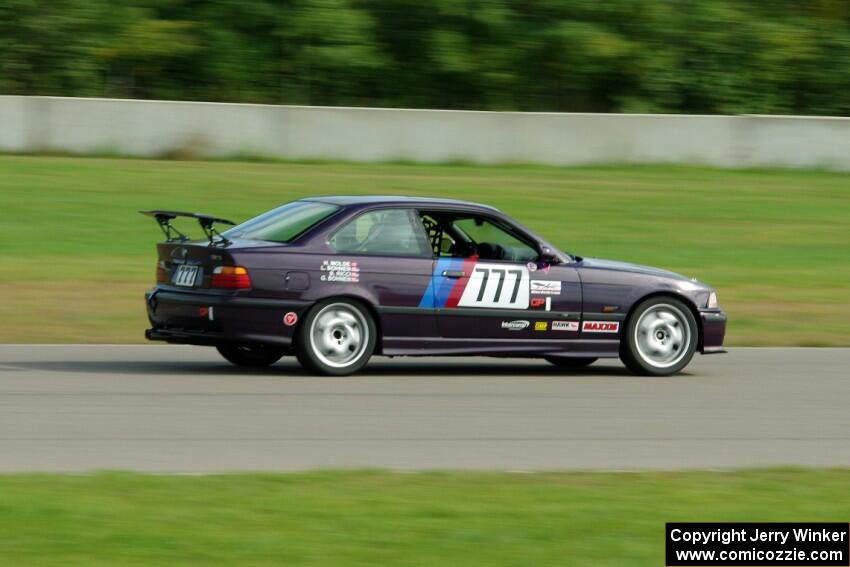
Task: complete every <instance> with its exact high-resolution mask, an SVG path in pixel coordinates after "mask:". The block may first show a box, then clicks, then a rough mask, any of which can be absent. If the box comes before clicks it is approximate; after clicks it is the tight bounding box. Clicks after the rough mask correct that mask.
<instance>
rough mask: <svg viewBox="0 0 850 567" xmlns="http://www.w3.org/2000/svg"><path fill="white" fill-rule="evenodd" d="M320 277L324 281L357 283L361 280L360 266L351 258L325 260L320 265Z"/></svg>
mask: <svg viewBox="0 0 850 567" xmlns="http://www.w3.org/2000/svg"><path fill="white" fill-rule="evenodd" d="M319 271H321V272H322V275H321V277H320V278H319V279H320V280H322V281H323V282H345V283H357V282H359V281H360V268H359V267H358V266H357V262H352V261H351V260H323V261H322V265H321V266H320V267H319Z"/></svg>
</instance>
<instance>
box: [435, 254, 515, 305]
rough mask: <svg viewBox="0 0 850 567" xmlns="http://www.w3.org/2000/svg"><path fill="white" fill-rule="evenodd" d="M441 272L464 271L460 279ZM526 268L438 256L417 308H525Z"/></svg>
mask: <svg viewBox="0 0 850 567" xmlns="http://www.w3.org/2000/svg"><path fill="white" fill-rule="evenodd" d="M444 272H463V274H464V275H463V276H462V277H459V278H449V277H447V276H444V275H443V273H444ZM528 281H529V278H528V268H527V267H526V266H524V265H519V266H517V265H510V264H487V263H482V262H478V261H477V259H475V258H440V259H439V260H437V262H436V263H435V264H434V273H433V275H432V277H431V281H430V283H429V284H428V287H427V288H426V289H425V293H424V294H423V295H422V299H421V300H420V301H419V307H426V308H433V307H436V308H437V309H441V308H445V309H451V308H454V307H485V308H496V309H528Z"/></svg>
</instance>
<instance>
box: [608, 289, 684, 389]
mask: <svg viewBox="0 0 850 567" xmlns="http://www.w3.org/2000/svg"><path fill="white" fill-rule="evenodd" d="M645 315H646V317H647V320H646V323H645V324H643V323H642V322H641V321H642V317H644V316H645ZM653 315H655V316H656V319H651V318H650V317H651V316H653ZM661 315H664V316H665V317H661ZM674 319H675V323H673V320H674ZM654 322H658V324H657V325H654V324H653V323H654ZM639 324H641V326H642V330H641V332H640V333H638V332H637V330H638V325H639ZM677 330H678V331H679V332H681V333H683V335H682V337H683V338H681V339H679V340H678V341H677V339H676V332H677ZM685 331H687V333H686V334H685ZM665 333H666V339H665V338H663V335H664V334H665ZM698 342H699V327H698V326H697V321H696V318H695V317H694V314H693V312H692V311H691V310H690V308H689V307H688V306H687V305H685V304H684V303H683V302H682V301H680V300H678V299H676V298H673V297H668V296H659V297H653V298H651V299H647V300H646V301H644V302H642V303H640V304H639V305H638V306H637V307H635V309H634V310H633V311H632V313H631V314H630V315H629V318H628V320H627V321H626V325H625V330H624V332H623V334H622V335H621V338H620V359H621V360H622V361H623V363H624V364H625V365H626V367H627V368H628V369H629V370H631V371H632V372H634V373H635V374H640V375H644V376H671V375H673V374H676V373H677V372H680V371H681V370H682V369H683V368H685V367H686V366H687V365H688V364H689V363H690V362H691V359H692V358H693V356H694V353H695V352H696V348H697V343H698ZM641 344H643V347H641ZM677 344H678V347H677V346H676V345H677ZM653 346H655V347H657V348H663V349H665V351H663V352H667V351H669V357H670V359H669V360H662V354H660V353H662V351H661V350H659V351H657V352H658V353H659V354H657V356H655V357H653V356H652V352H653V351H652V350H651V348H652V347H653Z"/></svg>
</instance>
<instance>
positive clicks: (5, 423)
mask: <svg viewBox="0 0 850 567" xmlns="http://www.w3.org/2000/svg"><path fill="white" fill-rule="evenodd" d="M767 465H805V466H850V349H802V348H800V349H793V348H792V349H782V348H775V349H732V351H731V352H730V353H729V354H726V355H713V356H699V355H697V356H696V357H695V358H694V362H693V363H692V364H691V366H690V367H689V368H688V369H687V370H686V373H685V374H682V375H679V376H675V377H670V378H646V377H636V376H632V375H630V374H628V373H627V372H626V371H625V369H624V368H623V367H622V366H621V365H620V364H619V361H610V362H600V363H597V364H595V365H594V366H592V367H590V368H588V369H585V370H583V371H580V372H573V373H570V372H566V371H562V370H559V369H557V368H555V367H554V366H551V365H549V364H548V363H546V362H543V361H540V362H538V361H524V360H516V359H512V360H500V359H487V358H466V359H463V358H460V359H454V358H439V359H434V358H431V359H429V358H421V359H419V358H407V359H387V358H376V359H373V361H372V363H371V364H370V365H369V366H368V367H367V369H366V371H365V372H364V373H362V374H359V375H356V376H352V377H347V378H319V377H315V376H309V375H306V374H304V373H303V372H302V370H301V369H300V367H298V366H297V364H296V363H295V362H294V360H293V359H291V358H287V359H284V360H282V361H281V362H280V363H278V364H277V365H275V366H273V367H272V368H269V369H263V370H256V371H246V370H243V369H240V368H236V367H234V366H231V365H229V364H228V363H226V362H225V361H224V360H223V359H221V358H220V357H219V356H218V353H216V352H215V351H214V350H213V349H208V348H201V347H177V346H147V345H145V346H142V345H139V346H78V345H63V346H59V345H57V346H46V345H45V346H35V345H33V346H29V345H26V346H24V345H2V346H0V471H2V472H10V471H88V470H98V469H134V470H140V471H161V472H187V473H191V472H218V471H236V470H300V469H311V468H321V467H332V468H348V467H380V468H391V469H501V470H516V471H534V470H542V469H616V470H623V469H625V470H629V469H687V468H731V467H751V466H767Z"/></svg>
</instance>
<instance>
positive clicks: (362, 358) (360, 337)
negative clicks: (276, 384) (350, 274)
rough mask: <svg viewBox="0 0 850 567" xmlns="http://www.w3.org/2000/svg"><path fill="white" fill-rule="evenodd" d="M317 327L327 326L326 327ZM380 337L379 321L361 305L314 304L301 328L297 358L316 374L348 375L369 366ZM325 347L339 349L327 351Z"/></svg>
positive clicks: (332, 301) (328, 301) (342, 302)
mask: <svg viewBox="0 0 850 567" xmlns="http://www.w3.org/2000/svg"><path fill="white" fill-rule="evenodd" d="M339 314H343V315H345V317H339V316H338V315H339ZM317 320H318V323H317ZM317 324H318V325H321V324H324V325H327V326H326V327H324V328H322V327H317V326H316V325H317ZM323 329H324V330H323ZM364 335H365V336H364ZM377 338H378V333H377V327H376V325H375V321H374V320H373V319H372V315H371V314H370V313H369V310H368V309H367V308H366V306H364V305H363V304H362V303H361V302H359V301H356V300H352V299H326V300H324V301H321V302H319V303H317V304H316V305H314V306H313V307H312V308H311V309H310V311H309V312H308V313H307V316H306V317H304V319H303V320H302V321H301V322H300V324H299V325H298V330H297V332H296V335H295V356H296V358H298V362H300V363H301V365H302V366H303V367H304V368H305V369H307V370H309V371H310V372H313V373H315V374H324V375H328V376H347V375H349V374H353V373H355V372H357V371H358V370H360V369H361V368H363V367H364V366H366V363H367V362H369V358H370V357H371V356H372V353H373V352H374V351H375V344H376V342H377ZM325 348H333V349H337V350H327V351H325ZM349 356H350V359H346V357H349Z"/></svg>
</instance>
